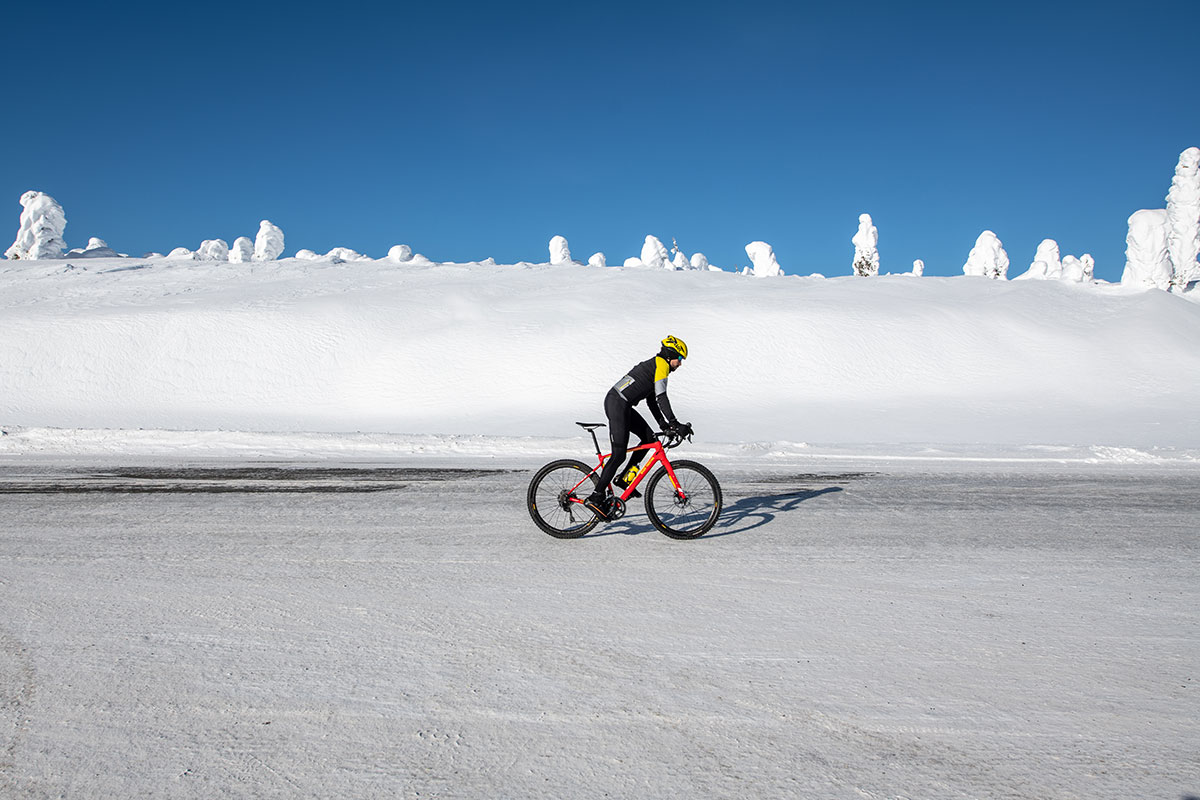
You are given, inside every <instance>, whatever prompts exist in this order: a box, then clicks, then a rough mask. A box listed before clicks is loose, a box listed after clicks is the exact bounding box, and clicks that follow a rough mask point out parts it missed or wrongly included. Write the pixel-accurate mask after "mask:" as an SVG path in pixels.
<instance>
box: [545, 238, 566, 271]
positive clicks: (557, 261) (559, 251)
mask: <svg viewBox="0 0 1200 800" xmlns="http://www.w3.org/2000/svg"><path fill="white" fill-rule="evenodd" d="M550 263H551V264H554V265H556V266H561V265H563V264H570V263H571V248H570V247H569V246H568V245H567V240H566V237H564V236H555V237H554V238H553V239H551V240H550Z"/></svg>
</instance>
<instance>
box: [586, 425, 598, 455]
mask: <svg viewBox="0 0 1200 800" xmlns="http://www.w3.org/2000/svg"><path fill="white" fill-rule="evenodd" d="M588 433H590V434H591V435H592V444H594V445H596V457H597V458H599V457H600V440H599V439H597V438H596V429H595V428H592V429H591V430H589V431H588Z"/></svg>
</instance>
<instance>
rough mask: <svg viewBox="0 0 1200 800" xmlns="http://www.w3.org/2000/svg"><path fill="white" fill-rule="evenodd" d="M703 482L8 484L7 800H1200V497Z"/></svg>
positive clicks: (911, 468)
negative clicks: (677, 510) (547, 508)
mask: <svg viewBox="0 0 1200 800" xmlns="http://www.w3.org/2000/svg"><path fill="white" fill-rule="evenodd" d="M710 465H711V466H712V467H713V468H714V471H715V472H716V473H717V475H718V477H719V478H720V479H721V481H722V483H723V486H724V488H725V497H726V511H725V515H724V517H723V519H722V522H721V524H720V526H719V527H718V528H717V529H716V530H715V531H714V534H713V535H710V536H709V537H707V538H704V539H700V540H696V541H690V542H678V541H672V540H670V539H667V538H666V537H664V536H662V535H660V534H658V533H656V532H654V531H653V529H651V528H650V526H649V525H648V523H647V521H646V519H645V516H644V512H642V511H641V510H640V509H638V508H636V507H635V511H634V513H631V514H630V516H628V517H626V518H625V519H624V520H622V521H620V522H618V523H614V524H612V525H609V526H607V527H603V528H600V529H598V530H597V532H596V533H595V534H593V535H591V536H589V537H587V538H584V539H580V540H575V541H558V540H555V539H552V538H550V537H548V536H546V535H544V534H542V533H540V532H539V531H538V530H537V529H536V528H534V526H533V525H532V523H531V522H530V521H529V519H528V517H527V515H526V512H525V509H524V505H523V502H524V492H525V486H526V483H527V481H528V480H529V477H530V474H531V473H530V472H528V471H524V470H527V469H529V468H533V467H536V466H537V464H536V463H532V462H530V463H526V462H524V461H523V462H521V463H519V464H516V465H511V464H499V463H498V462H497V461H496V460H494V459H466V458H459V459H444V460H433V459H426V460H419V459H413V460H410V461H407V462H405V463H403V464H399V465H398V464H396V463H390V464H386V465H380V464H374V465H364V464H340V465H336V466H329V465H313V464H307V465H305V464H300V465H287V464H264V463H258V464H246V463H242V464H236V465H231V464H214V463H212V462H207V463H199V464H188V465H185V466H180V465H172V464H163V463H159V464H157V465H151V466H149V467H147V466H146V465H144V464H142V465H138V466H134V467H131V466H115V467H114V466H108V467H104V468H85V467H80V466H73V467H65V466H63V465H45V464H42V465H33V466H29V465H25V466H19V465H14V464H12V463H11V462H9V463H6V464H4V465H3V466H2V467H0V796H4V797H34V798H40V797H59V796H65V797H73V798H110V797H122V798H134V797H155V798H162V797H206V798H208V797H211V798H220V797H254V798H263V797H286V798H294V797H355V798H367V797H405V798H408V797H412V798H415V797H447V798H452V797H462V798H501V797H503V798H591V797H603V796H613V797H639V798H646V797H650V798H668V797H671V798H675V797H814V798H817V797H819V798H860V797H870V798H887V797H896V798H899V797H907V798H979V797H987V798H1038V799H1039V800H1045V799H1047V798H1068V797H1070V798H1117V797H1121V798H1131V797H1154V798H1182V797H1185V796H1189V795H1195V794H1200V541H1198V540H1200V535H1198V533H1197V529H1198V528H1200V469H1196V468H1195V467H1191V468H1186V467H1179V468H1168V469H1164V468H1160V467H1146V466H1109V467H1099V466H1095V467H1089V466H1079V465H1057V466H1056V465H1054V464H1041V465H1037V464H1034V465H1005V464H986V463H983V464H974V465H964V464H952V463H939V462H932V463H930V464H922V463H908V464H904V463H901V464H897V463H893V462H886V461H880V462H874V463H872V462H869V461H867V462H865V461H861V460H860V461H854V462H846V463H842V464H838V463H833V462H828V461H826V462H812V461H810V462H802V461H797V462H795V463H792V464H785V463H774V462H772V463H770V464H768V465H763V464H757V465H756V464H755V463H753V462H751V461H748V460H742V461H737V462H735V461H722V462H710ZM500 467H505V468H509V467H515V468H518V469H517V471H500V469H499V468H500Z"/></svg>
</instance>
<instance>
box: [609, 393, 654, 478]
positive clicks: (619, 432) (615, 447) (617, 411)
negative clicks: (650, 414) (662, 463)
mask: <svg viewBox="0 0 1200 800" xmlns="http://www.w3.org/2000/svg"><path fill="white" fill-rule="evenodd" d="M604 413H605V414H607V415H608V435H609V440H610V441H611V442H612V458H610V459H608V461H606V462H604V471H603V472H601V473H600V485H599V486H598V487H596V490H597V491H599V492H603V491H604V489H605V488H606V487H607V486H608V485H609V484H610V483H612V479H613V478H615V477H616V476H617V470H618V469H620V467H621V462H622V461H623V460H624V459H625V454H626V453H627V452H629V434H631V433H634V434H637V437H638V439H640V440H641V442H640V443H641V444H649V443H650V442H653V441H654V429H653V428H651V427H650V426H649V425H648V424H647V423H646V419H645V417H643V416H642V415H641V414H639V413H638V412H637V411H635V410H634V408H633V406H631V405H629V402H628V401H626V400H625V398H623V397H621V395H619V394H617V393H616V391H615V390H613V389H609V390H608V395H607V396H606V397H605V398H604ZM648 452H649V451H648V450H638V451H637V452H636V453H634V454H633V457H632V458H631V459H629V464H628V466H627V467H626V469H628V468H629V467H632V466H634V465H635V464H641V463H642V459H643V458H645V457H646V453H648Z"/></svg>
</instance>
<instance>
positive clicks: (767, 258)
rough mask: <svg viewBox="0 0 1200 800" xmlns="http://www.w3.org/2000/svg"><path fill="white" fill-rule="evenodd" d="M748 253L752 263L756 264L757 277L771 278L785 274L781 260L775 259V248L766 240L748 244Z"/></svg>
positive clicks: (755, 274)
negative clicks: (780, 264) (780, 263)
mask: <svg viewBox="0 0 1200 800" xmlns="http://www.w3.org/2000/svg"><path fill="white" fill-rule="evenodd" d="M746 255H748V256H750V263H751V264H753V265H754V276H755V277H756V278H770V277H774V276H776V275H782V274H783V270H782V269H781V268H780V267H779V262H778V261H776V260H775V250H774V249H773V248H772V247H771V245H769V244H767V243H766V242H751V243H750V244H748V245H746Z"/></svg>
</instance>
